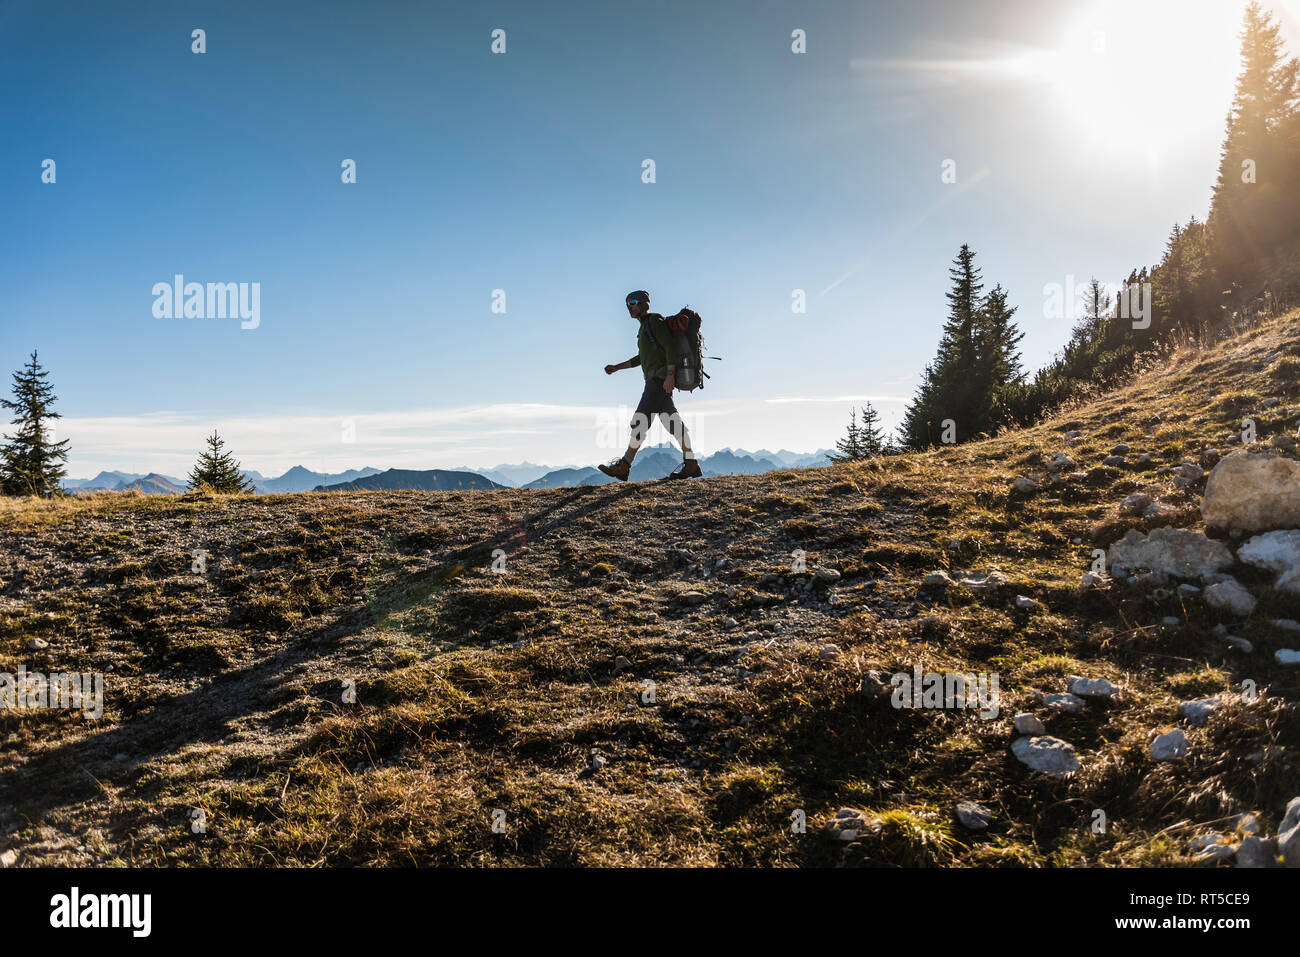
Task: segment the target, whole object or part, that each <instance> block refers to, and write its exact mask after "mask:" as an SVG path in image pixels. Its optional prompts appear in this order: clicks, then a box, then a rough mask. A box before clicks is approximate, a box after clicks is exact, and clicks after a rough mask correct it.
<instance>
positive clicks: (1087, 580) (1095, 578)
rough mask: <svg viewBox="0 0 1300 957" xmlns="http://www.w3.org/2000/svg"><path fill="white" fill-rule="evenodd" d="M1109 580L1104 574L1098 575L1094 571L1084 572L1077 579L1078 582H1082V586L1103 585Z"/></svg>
mask: <svg viewBox="0 0 1300 957" xmlns="http://www.w3.org/2000/svg"><path fill="white" fill-rule="evenodd" d="M1109 580H1110V579H1108V578H1107V577H1106V576H1105V575H1098V574H1097V573H1096V572H1084V573H1083V577H1082V578H1081V579H1079V581H1080V583H1082V584H1083V585H1084V586H1090V585H1104V584H1106V582H1108V581H1109Z"/></svg>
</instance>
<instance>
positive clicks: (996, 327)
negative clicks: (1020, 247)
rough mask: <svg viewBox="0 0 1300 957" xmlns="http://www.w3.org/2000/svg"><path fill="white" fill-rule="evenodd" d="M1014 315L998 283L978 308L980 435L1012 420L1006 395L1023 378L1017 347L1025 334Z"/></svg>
mask: <svg viewBox="0 0 1300 957" xmlns="http://www.w3.org/2000/svg"><path fill="white" fill-rule="evenodd" d="M1015 314H1016V307H1014V306H1009V305H1008V304H1007V291H1006V290H1005V289H1003V288H1002V286H1001V284H998V285H996V286H994V287H993V288H992V289H991V290H990V291H989V294H988V295H987V296H985V297H984V303H983V305H982V306H981V307H980V325H979V330H978V335H977V339H976V342H977V345H978V347H979V359H978V363H977V369H976V378H975V383H976V385H977V387H978V389H979V394H978V401H977V405H976V409H975V411H976V418H977V422H976V430H977V431H980V432H995V431H997V429H998V428H1000V427H1001V426H1004V425H1010V424H1012V421H1013V418H1014V416H1013V414H1012V413H1011V412H1010V411H1009V410H1008V393H1009V390H1011V389H1013V388H1014V387H1016V386H1019V385H1020V383H1021V382H1022V381H1023V379H1024V377H1025V373H1024V370H1023V369H1022V368H1021V366H1020V348H1019V346H1020V340H1021V339H1023V338H1024V337H1025V334H1024V333H1023V332H1021V331H1020V330H1019V328H1017V326H1016V324H1015V322H1014V321H1013V317H1014V316H1015Z"/></svg>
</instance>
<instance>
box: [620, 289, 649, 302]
mask: <svg viewBox="0 0 1300 957" xmlns="http://www.w3.org/2000/svg"><path fill="white" fill-rule="evenodd" d="M623 298H624V301H627V300H631V299H639V300H641V301H642V302H644V303H646V304H647V305H648V304H649V303H650V293H648V292H646V291H645V290H644V289H636V290H633V291H632V292H629V293H628V294H627V295H626V296H624V297H623Z"/></svg>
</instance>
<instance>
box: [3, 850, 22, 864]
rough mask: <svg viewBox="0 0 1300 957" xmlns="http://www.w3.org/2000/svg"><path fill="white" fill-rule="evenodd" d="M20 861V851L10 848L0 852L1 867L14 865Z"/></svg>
mask: <svg viewBox="0 0 1300 957" xmlns="http://www.w3.org/2000/svg"><path fill="white" fill-rule="evenodd" d="M17 863H18V852H17V851H15V850H13V849H10V850H7V851H5V852H4V853H0V867H13V866H14V865H15V864H17Z"/></svg>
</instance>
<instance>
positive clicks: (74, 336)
mask: <svg viewBox="0 0 1300 957" xmlns="http://www.w3.org/2000/svg"><path fill="white" fill-rule="evenodd" d="M1244 5H1245V4H1244V0H1240V2H1238V0H1199V2H1195V0H1128V2H1124V3H1118V2H1112V0H965V2H962V3H957V2H956V0H945V2H938V0H915V2H910V3H906V4H902V3H863V2H856V3H847V2H835V0H828V2H820V3H774V2H754V3H745V4H743V5H740V4H734V3H722V2H710V0H703V2H701V0H695V2H683V3H679V2H660V3H656V4H654V5H652V6H650V7H642V6H638V5H630V4H608V3H596V2H591V3H574V2H555V3H550V4H537V3H493V4H471V3H465V4H458V5H455V6H454V7H453V5H450V4H441V3H439V4H433V3H397V2H390V3H384V4H372V5H361V4H356V3H343V2H334V0H323V2H314V3H309V4H308V3H267V2H258V3H248V2H222V3H215V2H214V3H198V2H180V3H178V2H157V3H151V2H140V0H137V2H133V3H131V4H125V5H119V4H114V5H107V4H102V3H90V2H85V3H77V2H70V3H58V4H55V3H48V2H32V0H3V2H0V116H3V117H4V118H5V124H4V125H5V131H4V136H3V138H0V174H2V177H0V215H2V217H3V222H4V227H3V229H0V289H3V290H4V292H5V303H4V307H5V308H4V314H3V319H2V320H0V323H2V324H0V366H3V367H4V369H5V370H11V369H15V368H17V367H18V366H19V365H20V364H21V363H22V361H23V360H24V358H25V357H26V355H27V354H28V353H29V352H30V351H31V350H32V349H33V348H37V349H39V350H40V354H41V358H42V361H43V363H44V364H45V365H46V366H47V367H48V368H49V369H50V370H51V371H52V377H53V381H54V383H55V386H56V389H57V392H58V394H59V397H60V402H59V405H58V408H59V410H60V411H61V412H62V413H63V415H64V416H65V417H66V418H65V422H64V423H63V424H62V432H61V434H62V435H63V436H66V437H68V438H70V439H71V440H72V453H71V456H70V458H69V468H70V473H71V474H72V475H74V476H89V475H92V474H94V472H96V471H98V470H99V469H101V468H122V469H127V470H131V471H139V472H143V471H150V470H158V471H163V472H171V473H174V474H175V473H183V472H184V471H186V470H187V468H188V466H189V464H190V463H192V461H193V459H194V457H195V455H196V454H197V452H198V450H199V449H200V448H201V446H202V438H203V436H204V435H205V434H206V433H208V432H210V431H211V429H212V428H214V427H215V428H218V429H220V430H221V432H222V434H223V435H224V436H225V437H226V438H227V440H228V443H229V445H230V447H231V448H232V449H233V450H234V451H235V453H236V454H237V455H238V457H239V458H240V460H241V462H242V463H243V464H244V465H245V467H249V468H256V469H258V470H260V471H262V472H264V473H267V474H278V473H279V472H281V471H283V470H284V469H286V468H288V467H289V466H291V465H294V464H297V463H302V464H305V465H307V466H309V467H312V468H318V469H322V470H338V469H343V468H347V467H356V466H361V465H373V466H377V467H381V468H383V467H390V466H392V467H404V468H421V467H423V468H432V467H452V466H458V465H471V466H485V467H486V466H491V465H495V464H498V463H501V462H513V461H519V460H522V459H529V460H532V461H542V462H547V463H553V464H576V463H594V462H596V461H599V460H602V459H605V460H607V459H609V458H612V457H613V456H614V455H616V454H618V452H619V451H620V450H621V448H622V445H623V442H624V439H625V437H626V426H627V419H628V418H629V417H630V410H631V407H633V406H635V403H636V400H637V397H638V395H639V392H640V384H641V379H640V373H639V371H637V370H631V371H625V372H621V373H618V374H616V375H614V376H612V377H607V376H605V375H604V373H603V371H602V367H603V366H604V365H605V364H606V363H610V362H618V361H621V360H623V359H626V358H627V357H628V356H630V355H632V354H633V353H634V351H635V344H634V337H635V324H634V323H633V322H632V321H631V320H629V319H628V318H627V315H626V311H625V310H624V309H623V306H622V300H623V296H624V294H625V293H626V292H627V291H629V290H631V289H635V288H646V289H648V290H650V293H651V298H652V308H655V309H656V310H657V311H660V312H664V313H665V314H668V313H671V312H674V311H676V309H677V308H679V307H680V306H682V305H685V304H688V303H689V304H690V305H692V306H693V307H694V308H696V309H697V310H698V311H700V312H701V313H702V315H703V316H704V319H705V335H706V343H707V345H708V351H709V352H710V353H711V354H714V355H721V356H723V361H722V362H721V363H717V364H714V365H713V366H712V369H711V371H713V372H714V373H715V375H714V378H713V379H712V380H711V381H710V382H709V384H708V386H707V387H706V388H705V389H704V390H703V392H697V393H694V394H691V395H687V396H682V397H679V402H678V405H679V408H681V409H682V411H683V413H684V414H685V415H686V417H687V421H688V423H689V424H690V425H691V426H692V427H693V428H694V430H695V431H696V433H697V440H696V446H697V448H698V449H699V450H700V451H701V452H703V453H706V454H707V453H708V452H710V451H712V450H714V449H717V448H721V447H724V446H730V447H733V448H734V447H745V448H749V449H754V448H758V447H760V446H766V447H768V448H773V449H775V448H782V447H785V448H791V449H799V450H811V449H813V448H817V447H825V446H830V445H831V444H833V442H834V441H835V439H836V438H837V437H838V436H839V435H841V434H842V432H843V428H844V426H845V425H846V423H847V419H848V413H849V409H850V408H851V407H852V405H853V404H854V403H855V402H858V403H860V402H862V401H865V400H867V399H870V400H871V401H873V403H874V404H875V405H876V406H877V408H879V409H880V410H881V411H882V413H883V414H884V416H885V419H886V421H887V422H888V423H890V424H893V423H894V422H896V421H897V420H898V417H899V415H900V414H901V411H902V406H903V402H904V401H905V400H906V399H907V398H908V397H910V395H911V393H912V391H913V389H914V388H915V385H916V381H917V373H918V372H919V371H920V370H921V368H923V366H924V364H925V363H926V361H928V360H929V359H930V358H931V356H932V355H933V352H934V348H935V345H936V343H937V339H938V335H939V330H940V328H941V326H942V323H943V320H944V309H945V300H944V293H945V291H946V290H947V270H948V266H949V263H950V261H951V259H952V258H953V256H954V254H955V253H956V250H957V248H958V247H959V246H960V245H961V244H962V243H963V242H967V243H970V244H971V246H972V247H973V248H974V249H975V250H976V253H977V255H978V262H979V264H980V266H981V267H982V268H983V272H984V277H985V281H986V283H987V284H988V285H992V283H993V282H1001V283H1002V284H1003V285H1004V286H1005V287H1006V288H1007V289H1009V290H1010V294H1011V301H1012V303H1013V304H1014V305H1017V306H1019V308H1020V312H1019V314H1018V317H1017V318H1018V320H1019V322H1020V325H1021V328H1022V329H1023V330H1024V332H1025V333H1026V335H1025V340H1024V342H1023V350H1024V355H1025V360H1026V363H1025V364H1026V366H1027V367H1028V368H1029V369H1030V370H1032V369H1033V368H1036V367H1038V366H1039V365H1042V364H1043V363H1044V362H1046V361H1047V360H1048V359H1049V358H1050V356H1051V354H1052V353H1053V352H1054V351H1055V350H1056V349H1058V348H1059V347H1060V346H1061V345H1062V344H1063V342H1064V341H1065V339H1066V338H1067V336H1068V332H1069V326H1070V322H1069V320H1068V319H1060V318H1050V317H1049V316H1047V315H1046V314H1045V309H1044V300H1045V296H1044V292H1043V288H1044V286H1045V285H1046V284H1049V283H1058V284H1061V285H1065V284H1066V283H1067V282H1068V281H1069V277H1071V276H1072V277H1074V281H1075V282H1077V283H1078V284H1080V285H1081V284H1082V283H1083V282H1086V280H1087V278H1088V277H1089V276H1090V275H1094V274H1095V275H1096V276H1098V278H1101V279H1104V280H1107V281H1117V280H1119V279H1121V278H1122V277H1123V276H1124V275H1126V274H1127V273H1128V271H1129V269H1131V268H1133V267H1135V266H1140V265H1143V264H1151V263H1154V262H1155V261H1156V260H1157V259H1158V257H1159V254H1160V249H1161V246H1162V244H1163V241H1164V238H1165V236H1166V235H1167V234H1168V232H1169V229H1170V227H1171V226H1172V224H1173V223H1174V222H1175V221H1178V222H1185V221H1186V220H1187V218H1188V217H1189V216H1190V215H1192V214H1196V215H1197V216H1198V217H1202V218H1203V217H1204V215H1205V213H1206V210H1207V208H1208V204H1209V198H1210V188H1211V185H1212V182H1213V179H1214V173H1215V169H1216V166H1217V160H1218V150H1219V145H1220V140H1221V138H1222V131H1223V124H1224V117H1225V115H1226V113H1227V110H1228V104H1229V102H1230V99H1231V95H1232V84H1233V79H1234V77H1235V74H1236V69H1237V43H1236V34H1237V31H1238V28H1239V24H1240V16H1241V11H1242V9H1243V8H1244ZM449 7H450V9H449ZM1273 9H1274V10H1276V11H1277V12H1278V13H1279V15H1280V16H1281V17H1282V19H1283V21H1284V30H1285V33H1286V36H1287V38H1288V40H1289V41H1290V48H1291V49H1292V50H1298V49H1300V47H1297V44H1296V42H1295V40H1296V36H1295V31H1294V25H1295V21H1294V19H1293V17H1292V16H1291V14H1290V12H1289V10H1287V9H1284V8H1283V7H1281V6H1280V5H1275V6H1274V7H1273ZM196 28H201V29H203V30H205V31H206V43H207V52H206V53H203V54H195V53H193V52H191V44H192V40H191V32H192V30H194V29H196ZM497 28H501V29H504V30H505V31H506V52H505V53H504V54H493V53H492V52H491V49H490V47H491V42H492V41H491V32H492V31H493V30H494V29H497ZM795 29H801V30H803V31H805V32H806V37H807V41H806V43H807V52H806V53H803V54H795V53H793V52H792V51H791V43H792V40H791V32H792V31H793V30H795ZM1144 105H1146V106H1149V107H1151V109H1149V110H1143V109H1142V107H1143V106H1144ZM1121 134H1122V135H1121ZM47 158H50V159H53V160H55V162H56V164H57V165H56V172H57V180H56V182H55V183H53V184H49V183H43V182H42V181H41V171H42V168H41V164H42V161H43V160H45V159H47ZM647 158H648V159H653V160H654V162H655V173H656V182H654V183H649V184H648V183H643V182H642V163H643V160H645V159H647ZM345 159H352V160H354V161H355V162H356V165H357V182H356V183H355V184H344V183H342V182H341V180H340V173H341V167H340V164H341V163H342V162H343V160H345ZM949 159H951V160H953V161H955V163H956V173H957V177H956V179H957V181H956V182H955V183H944V182H942V181H941V172H942V164H943V163H944V161H945V160H949ZM177 273H181V274H183V275H184V276H185V278H186V280H187V281H195V282H201V283H207V282H247V283H253V282H256V283H260V292H261V300H260V316H259V324H258V325H257V327H256V328H252V329H243V328H241V327H240V322H239V320H238V319H196V318H171V319H165V318H157V317H156V316H155V315H154V313H153V306H154V295H153V293H152V288H153V286H154V284H155V283H159V282H168V283H169V282H171V281H172V277H173V276H174V275H175V274H177ZM498 289H500V290H504V292H505V303H506V312H505V313H504V314H499V313H493V312H492V310H491V306H492V301H493V300H492V297H493V291H494V290H498ZM796 289H802V290H804V291H805V294H806V298H807V312H806V313H804V314H797V313H794V312H792V311H791V302H792V294H793V291H794V290H796ZM658 438H660V436H657V435H656V436H655V437H654V438H653V439H652V441H653V440H655V439H658Z"/></svg>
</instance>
